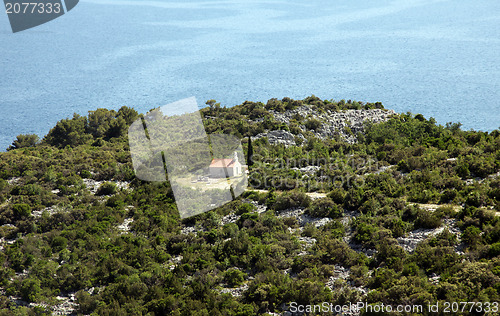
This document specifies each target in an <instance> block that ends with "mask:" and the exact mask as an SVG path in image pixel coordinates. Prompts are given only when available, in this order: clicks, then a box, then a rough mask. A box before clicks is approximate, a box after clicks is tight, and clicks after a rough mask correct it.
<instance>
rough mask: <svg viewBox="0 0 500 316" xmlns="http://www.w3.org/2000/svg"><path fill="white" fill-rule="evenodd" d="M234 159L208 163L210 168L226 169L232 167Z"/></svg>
mask: <svg viewBox="0 0 500 316" xmlns="http://www.w3.org/2000/svg"><path fill="white" fill-rule="evenodd" d="M233 164H234V159H214V160H212V163H210V168H227V167H232V166H233Z"/></svg>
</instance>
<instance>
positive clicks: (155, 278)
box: [0, 96, 500, 315]
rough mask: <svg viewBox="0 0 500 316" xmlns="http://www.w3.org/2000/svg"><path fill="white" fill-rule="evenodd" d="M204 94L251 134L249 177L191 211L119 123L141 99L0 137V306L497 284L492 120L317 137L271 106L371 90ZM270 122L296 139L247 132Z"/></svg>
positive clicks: (497, 191)
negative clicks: (145, 162)
mask: <svg viewBox="0 0 500 316" xmlns="http://www.w3.org/2000/svg"><path fill="white" fill-rule="evenodd" d="M207 105H208V107H206V108H204V109H202V110H201V114H202V117H203V118H204V124H205V128H206V131H207V133H209V134H217V133H225V134H231V135H235V136H237V137H239V138H240V139H242V143H243V147H244V149H245V151H247V149H248V146H249V143H250V142H251V153H250V155H248V154H249V153H248V152H246V154H247V157H248V158H251V160H250V161H249V163H248V165H250V167H249V168H250V170H249V171H250V173H249V181H250V185H251V186H252V187H253V188H254V189H258V191H252V190H249V191H247V192H245V193H244V194H243V195H242V196H240V197H239V198H237V199H236V200H234V201H232V202H231V203H228V204H226V205H224V206H222V207H219V208H217V209H215V210H213V211H210V212H207V213H204V214H200V215H198V216H196V217H191V218H187V219H184V220H181V219H180V217H179V214H178V211H177V209H176V205H175V198H174V195H173V193H172V189H171V187H170V185H169V183H168V182H164V183H149V182H144V181H140V180H138V179H137V178H136V177H135V175H134V171H133V167H132V162H131V157H130V152H129V147H128V141H127V129H128V127H129V126H130V124H132V122H134V121H135V120H136V119H138V118H139V117H140V115H139V114H138V113H137V112H136V111H135V110H133V109H131V108H127V107H122V108H121V109H120V110H118V111H112V110H106V109H98V110H96V111H91V112H89V114H88V116H79V115H74V117H73V118H70V119H64V120H61V121H59V122H58V123H57V124H56V126H55V127H54V128H53V129H51V130H50V132H49V133H48V134H47V135H46V136H45V137H44V138H43V139H42V140H41V141H40V140H38V138H37V137H35V136H34V135H19V136H18V137H17V139H16V140H15V141H14V142H13V144H12V146H10V147H9V150H8V151H7V152H4V153H0V238H1V239H0V247H2V248H1V249H2V250H1V251H0V276H1V277H0V315H25V314H28V315H45V314H47V313H49V312H48V311H49V310H50V306H53V305H57V304H58V301H57V299H56V297H57V296H58V295H68V294H70V293H74V294H75V298H76V303H77V306H76V310H75V313H78V314H82V315H88V314H94V315H167V314H168V315H255V314H264V313H266V312H278V313H279V312H281V311H283V309H284V308H285V307H286V304H289V303H290V302H297V303H299V304H315V303H316V304H318V303H321V302H331V303H334V304H341V305H342V304H348V303H349V302H352V303H355V302H358V301H364V302H368V303H384V304H392V305H398V304H422V305H425V306H427V304H428V303H436V302H443V301H448V302H472V301H477V302H498V301H499V300H500V217H499V216H497V215H498V214H499V213H498V212H500V177H499V171H500V131H498V130H495V131H493V132H481V131H463V130H461V129H460V124H457V123H454V124H452V123H449V124H446V126H441V125H438V124H437V123H436V121H435V120H434V119H432V118H430V119H426V118H424V116H422V115H420V114H417V115H413V114H411V113H405V114H399V115H395V116H393V117H392V118H391V119H389V120H388V121H386V122H383V123H378V124H372V123H369V122H367V123H366V127H365V132H364V133H363V134H359V135H357V139H358V142H357V143H355V144H349V143H346V142H343V141H342V140H341V139H340V138H331V139H322V138H320V137H318V136H317V134H316V130H317V129H319V128H320V126H321V123H322V122H321V121H320V120H319V119H318V118H314V117H301V116H300V115H296V116H295V117H294V118H293V120H292V121H291V122H290V124H283V123H282V122H279V121H277V120H276V119H275V118H274V115H273V113H282V112H285V111H291V110H294V109H296V108H298V107H300V106H308V107H311V108H313V109H314V110H315V111H317V112H318V113H322V112H325V111H344V110H347V109H360V110H361V109H374V108H378V109H380V108H383V106H382V105H381V104H380V103H362V102H356V101H351V100H349V101H344V100H341V101H334V100H321V99H319V98H317V97H315V96H311V97H308V98H306V99H304V100H292V99H290V98H284V99H283V100H277V99H271V100H269V101H268V102H267V103H266V104H263V103H260V102H249V101H247V102H244V103H243V104H241V105H237V106H234V107H230V108H226V107H221V106H220V104H218V103H217V102H216V101H214V100H210V101H208V102H207ZM272 130H286V131H288V132H290V133H291V134H293V135H294V136H295V137H296V140H297V145H296V146H286V145H283V144H278V145H270V144H269V142H268V141H267V139H266V138H265V137H262V138H255V139H252V138H251V137H255V136H256V135H258V134H260V133H264V132H266V131H272ZM299 135H302V136H303V137H304V140H302V141H299V138H300V137H299ZM300 139H301V138H300ZM310 192H319V193H324V194H325V197H321V198H319V199H318V198H315V199H312V198H311V195H310V194H309V193H310ZM262 208H264V209H265V210H266V211H264V212H260V211H258V210H259V209H262ZM294 210H302V211H303V212H304V215H302V216H306V217H307V218H312V219H320V218H323V219H327V220H326V221H323V222H322V223H323V224H321V225H319V224H318V225H316V223H319V222H317V221H313V222H312V223H308V224H301V222H300V218H298V217H294V216H287V215H286V214H288V213H287V212H293V211H294ZM231 214H232V215H231ZM228 215H231V216H228ZM231 218H234V219H235V220H228V219H231ZM124 223H128V226H127V225H125V224H124ZM443 226H444V229H442V230H441V231H438V230H436V229H437V228H442V227H443ZM187 228H189V229H187ZM418 229H421V230H422V231H431V230H435V232H436V233H435V234H430V235H428V237H427V238H424V239H423V240H421V241H420V242H419V243H418V244H417V245H416V247H415V248H414V249H412V250H411V251H408V249H405V248H404V247H403V246H402V240H403V239H404V238H405V237H407V236H409V234H410V233H412V232H414V231H416V230H418ZM457 232H458V233H457ZM304 240H306V241H307V240H309V241H311V240H312V241H313V242H311V243H310V244H307V243H306V244H304ZM339 267H342V268H344V269H347V270H348V271H349V276H348V277H347V279H342V278H338V277H337V272H336V271H337V270H338V269H339ZM331 280H334V282H331ZM436 280H437V281H436ZM227 289H233V290H234V289H240V290H241V291H240V293H241V296H238V295H236V294H234V292H230V291H229V293H228V291H225V290H227ZM231 293H233V294H234V295H232V294H231ZM13 297H17V298H19V299H21V300H22V301H25V302H27V303H34V304H31V305H28V306H22V304H16V302H15V301H14V299H13ZM42 303H43V304H42ZM44 304H45V305H44ZM424 314H425V313H424ZM443 314H444V313H443Z"/></svg>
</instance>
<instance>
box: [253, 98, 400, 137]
mask: <svg viewBox="0 0 500 316" xmlns="http://www.w3.org/2000/svg"><path fill="white" fill-rule="evenodd" d="M270 112H271V113H272V114H273V115H274V118H275V119H276V120H277V121H278V122H281V123H285V124H286V125H290V122H291V120H292V118H293V117H294V116H296V115H299V116H301V117H303V118H306V119H317V120H319V121H321V122H322V123H321V126H320V128H318V129H316V130H311V132H313V133H314V134H315V135H316V137H318V138H321V139H325V138H335V137H340V139H341V140H343V141H345V142H348V143H350V144H353V143H356V142H357V134H358V133H363V132H364V127H365V125H364V123H365V121H372V122H373V123H379V122H384V121H387V120H388V119H389V118H390V117H391V116H393V115H395V114H396V112H394V111H393V110H382V109H371V110H346V111H340V112H333V111H330V110H327V111H326V112H324V113H319V112H318V111H316V110H314V109H312V108H311V107H310V106H301V107H298V108H296V109H294V110H287V111H285V112H283V113H281V112H276V111H270ZM300 128H301V129H302V131H306V130H307V128H306V126H304V125H300ZM262 137H267V138H268V141H269V143H270V144H271V145H274V144H284V145H287V146H290V145H295V144H296V141H295V135H294V134H292V133H290V132H287V131H283V130H275V131H267V132H265V133H260V134H258V135H257V136H255V137H254V138H255V139H259V138H262ZM296 137H298V138H301V139H302V140H304V139H305V138H304V136H303V135H302V134H298V135H296Z"/></svg>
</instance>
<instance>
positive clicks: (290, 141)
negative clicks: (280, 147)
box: [253, 130, 305, 146]
mask: <svg viewBox="0 0 500 316" xmlns="http://www.w3.org/2000/svg"><path fill="white" fill-rule="evenodd" d="M262 137H267V140H268V141H269V144H271V145H277V144H284V145H285V146H290V145H296V143H295V136H294V135H293V134H292V133H290V132H287V131H283V130H276V131H270V132H267V133H260V134H258V135H257V136H255V137H253V139H259V138H262ZM297 137H299V138H302V139H305V137H304V136H303V135H302V134H300V135H297Z"/></svg>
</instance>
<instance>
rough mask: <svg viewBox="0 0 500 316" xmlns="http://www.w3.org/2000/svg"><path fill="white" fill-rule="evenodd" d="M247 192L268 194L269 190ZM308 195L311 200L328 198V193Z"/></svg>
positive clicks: (311, 193)
mask: <svg viewBox="0 0 500 316" xmlns="http://www.w3.org/2000/svg"><path fill="white" fill-rule="evenodd" d="M247 191H255V192H259V193H268V192H269V190H260V189H248V190H247ZM306 195H307V196H309V197H310V198H311V199H313V200H315V199H321V198H324V197H326V193H318V192H306Z"/></svg>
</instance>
